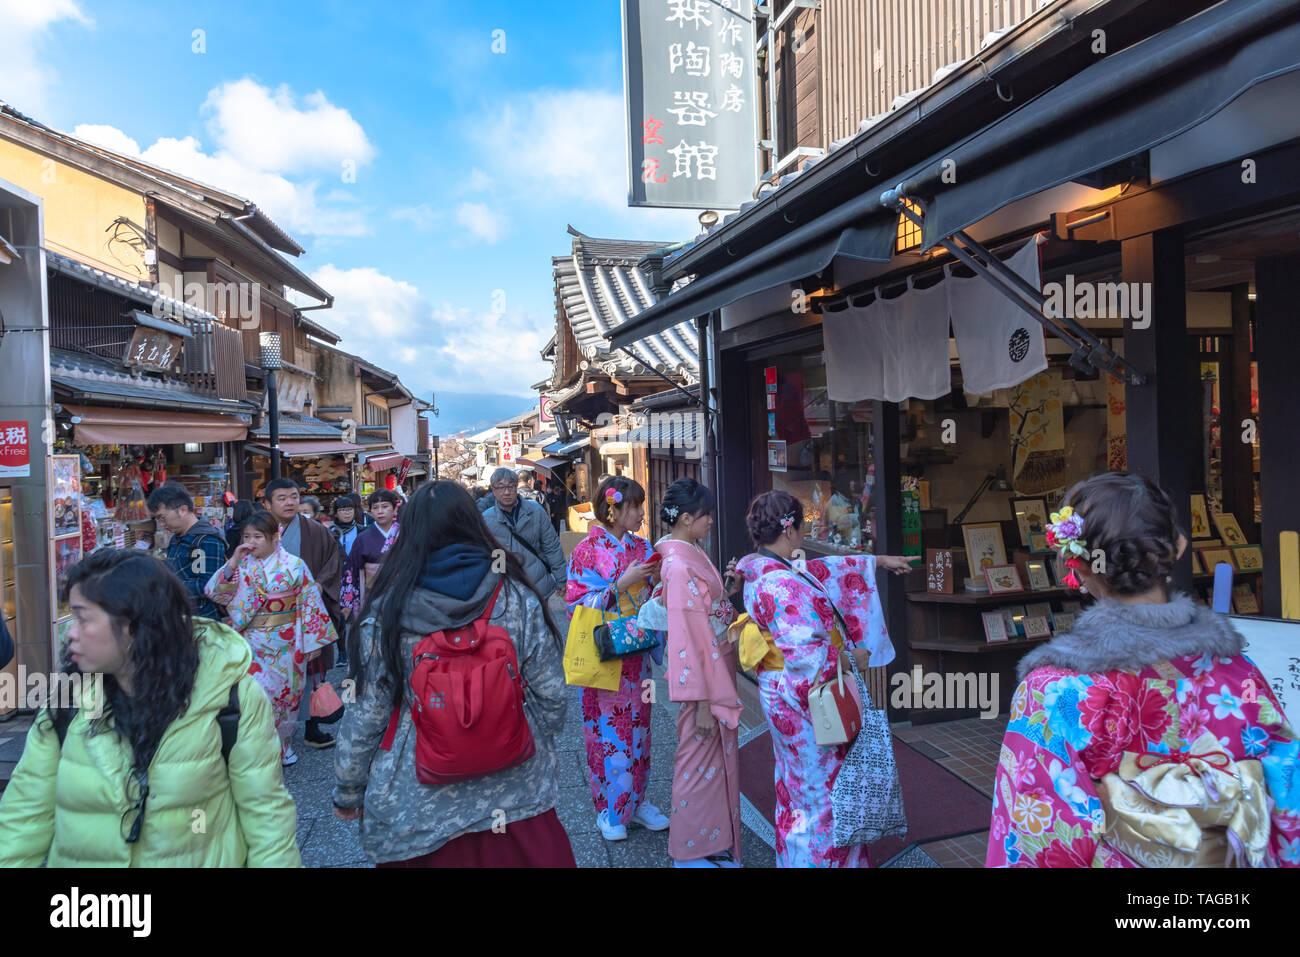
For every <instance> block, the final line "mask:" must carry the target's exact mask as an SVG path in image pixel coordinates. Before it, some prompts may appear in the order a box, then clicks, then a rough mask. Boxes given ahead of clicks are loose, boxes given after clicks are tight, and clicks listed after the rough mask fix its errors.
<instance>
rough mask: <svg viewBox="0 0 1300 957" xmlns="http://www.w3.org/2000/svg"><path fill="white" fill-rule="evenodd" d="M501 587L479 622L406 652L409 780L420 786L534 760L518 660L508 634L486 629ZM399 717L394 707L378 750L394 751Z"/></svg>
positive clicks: (430, 638)
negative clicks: (411, 737)
mask: <svg viewBox="0 0 1300 957" xmlns="http://www.w3.org/2000/svg"><path fill="white" fill-rule="evenodd" d="M500 594H501V584H498V585H497V588H496V591H495V592H493V593H492V600H491V601H489V602H488V605H487V608H485V609H484V610H483V614H481V615H479V617H478V618H477V619H475V620H474V621H472V622H470V623H469V624H468V625H465V626H463V627H461V628H456V629H454V630H452V631H435V632H434V633H433V634H431V635H429V636H428V637H427V638H422V639H421V640H420V643H419V644H418V645H416V646H415V650H414V651H413V652H412V653H411V658H412V662H413V664H414V668H413V670H412V673H411V692H412V694H413V695H414V698H415V704H413V705H412V706H411V722H412V723H413V724H414V725H415V775H416V777H417V778H419V780H420V783H421V784H436V785H442V784H452V783H454V782H456V781H465V780H467V779H469V778H477V777H482V776H483V775H485V774H491V773H492V772H494V771H504V770H505V769H506V768H512V767H514V766H515V765H517V764H522V763H523V762H525V761H527V760H528V759H529V758H531V757H532V756H533V754H534V753H535V751H536V747H535V746H534V744H533V733H532V730H531V729H530V728H529V727H528V719H527V718H526V717H525V715H524V689H525V688H526V687H527V685H526V683H525V682H524V680H523V675H522V673H521V672H520V670H519V657H518V655H517V654H516V652H515V645H514V642H512V641H511V640H510V635H509V634H508V633H507V632H506V630H505V629H504V628H502V627H500V626H498V625H490V624H488V619H489V618H491V617H492V607H493V606H494V605H495V604H496V601H497V597H498V596H499V595H500ZM400 716H401V704H400V703H399V704H398V705H397V707H395V708H394V709H393V717H392V720H391V721H389V723H388V732H387V734H385V735H384V741H383V744H382V745H381V746H380V747H381V748H382V749H383V750H384V751H388V750H391V749H392V746H393V738H394V736H395V735H396V734H397V725H398V721H399V719H400Z"/></svg>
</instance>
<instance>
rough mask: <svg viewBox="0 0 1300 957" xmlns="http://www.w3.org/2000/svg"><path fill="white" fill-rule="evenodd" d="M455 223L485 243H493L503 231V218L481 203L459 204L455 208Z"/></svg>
mask: <svg viewBox="0 0 1300 957" xmlns="http://www.w3.org/2000/svg"><path fill="white" fill-rule="evenodd" d="M456 222H458V223H460V224H461V225H462V226H464V227H465V228H466V229H468V230H469V231H470V233H471V234H472V235H474V236H477V237H478V238H479V239H481V240H483V241H484V242H486V243H495V242H496V241H497V240H498V239H500V238H501V234H502V233H503V232H504V231H505V225H506V223H505V217H504V216H502V215H500V214H498V213H494V212H493V211H492V210H490V209H488V208H487V206H486V205H484V204H483V203H461V204H460V206H458V207H457V208H456Z"/></svg>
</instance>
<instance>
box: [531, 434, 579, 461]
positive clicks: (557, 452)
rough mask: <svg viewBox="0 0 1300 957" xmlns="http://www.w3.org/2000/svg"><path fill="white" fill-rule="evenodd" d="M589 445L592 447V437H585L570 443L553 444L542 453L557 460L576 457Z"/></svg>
mask: <svg viewBox="0 0 1300 957" xmlns="http://www.w3.org/2000/svg"><path fill="white" fill-rule="evenodd" d="M589 445H591V437H590V436H587V435H584V436H582V437H581V438H576V439H572V440H571V441H568V442H552V443H551V444H550V445H548V446H546V448H544V449H542V451H543V452H544V453H546V454H547V455H553V456H555V457H556V458H567V457H572V456H574V455H576V454H577V453H579V452H581V451H582V450H583V449H585V448H586V447H587V446H589Z"/></svg>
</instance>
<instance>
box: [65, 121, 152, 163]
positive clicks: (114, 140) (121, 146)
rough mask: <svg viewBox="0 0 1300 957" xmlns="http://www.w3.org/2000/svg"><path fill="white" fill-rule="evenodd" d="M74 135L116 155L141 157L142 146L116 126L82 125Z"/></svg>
mask: <svg viewBox="0 0 1300 957" xmlns="http://www.w3.org/2000/svg"><path fill="white" fill-rule="evenodd" d="M72 135H73V136H75V137H77V138H78V139H83V140H85V141H86V142H87V143H93V144H94V145H95V146H102V147H103V148H104V149H106V150H111V151H112V152H114V153H120V154H122V155H123V156H137V157H138V156H139V155H140V144H139V143H137V142H136V141H135V140H133V139H131V137H129V136H127V135H126V134H125V133H123V132H122V131H121V130H119V129H118V128H117V127H116V126H99V125H96V124H94V123H82V124H81V125H79V126H77V127H76V128H75V129H74V130H73V131H72Z"/></svg>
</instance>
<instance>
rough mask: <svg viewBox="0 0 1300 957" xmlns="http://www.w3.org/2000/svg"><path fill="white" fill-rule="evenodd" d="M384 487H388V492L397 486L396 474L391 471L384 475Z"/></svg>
mask: <svg viewBox="0 0 1300 957" xmlns="http://www.w3.org/2000/svg"><path fill="white" fill-rule="evenodd" d="M384 488H386V489H388V491H390V492H391V491H392V490H393V489H395V488H397V476H396V475H394V474H393V473H391V472H389V473H388V474H387V475H386V476H384Z"/></svg>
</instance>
